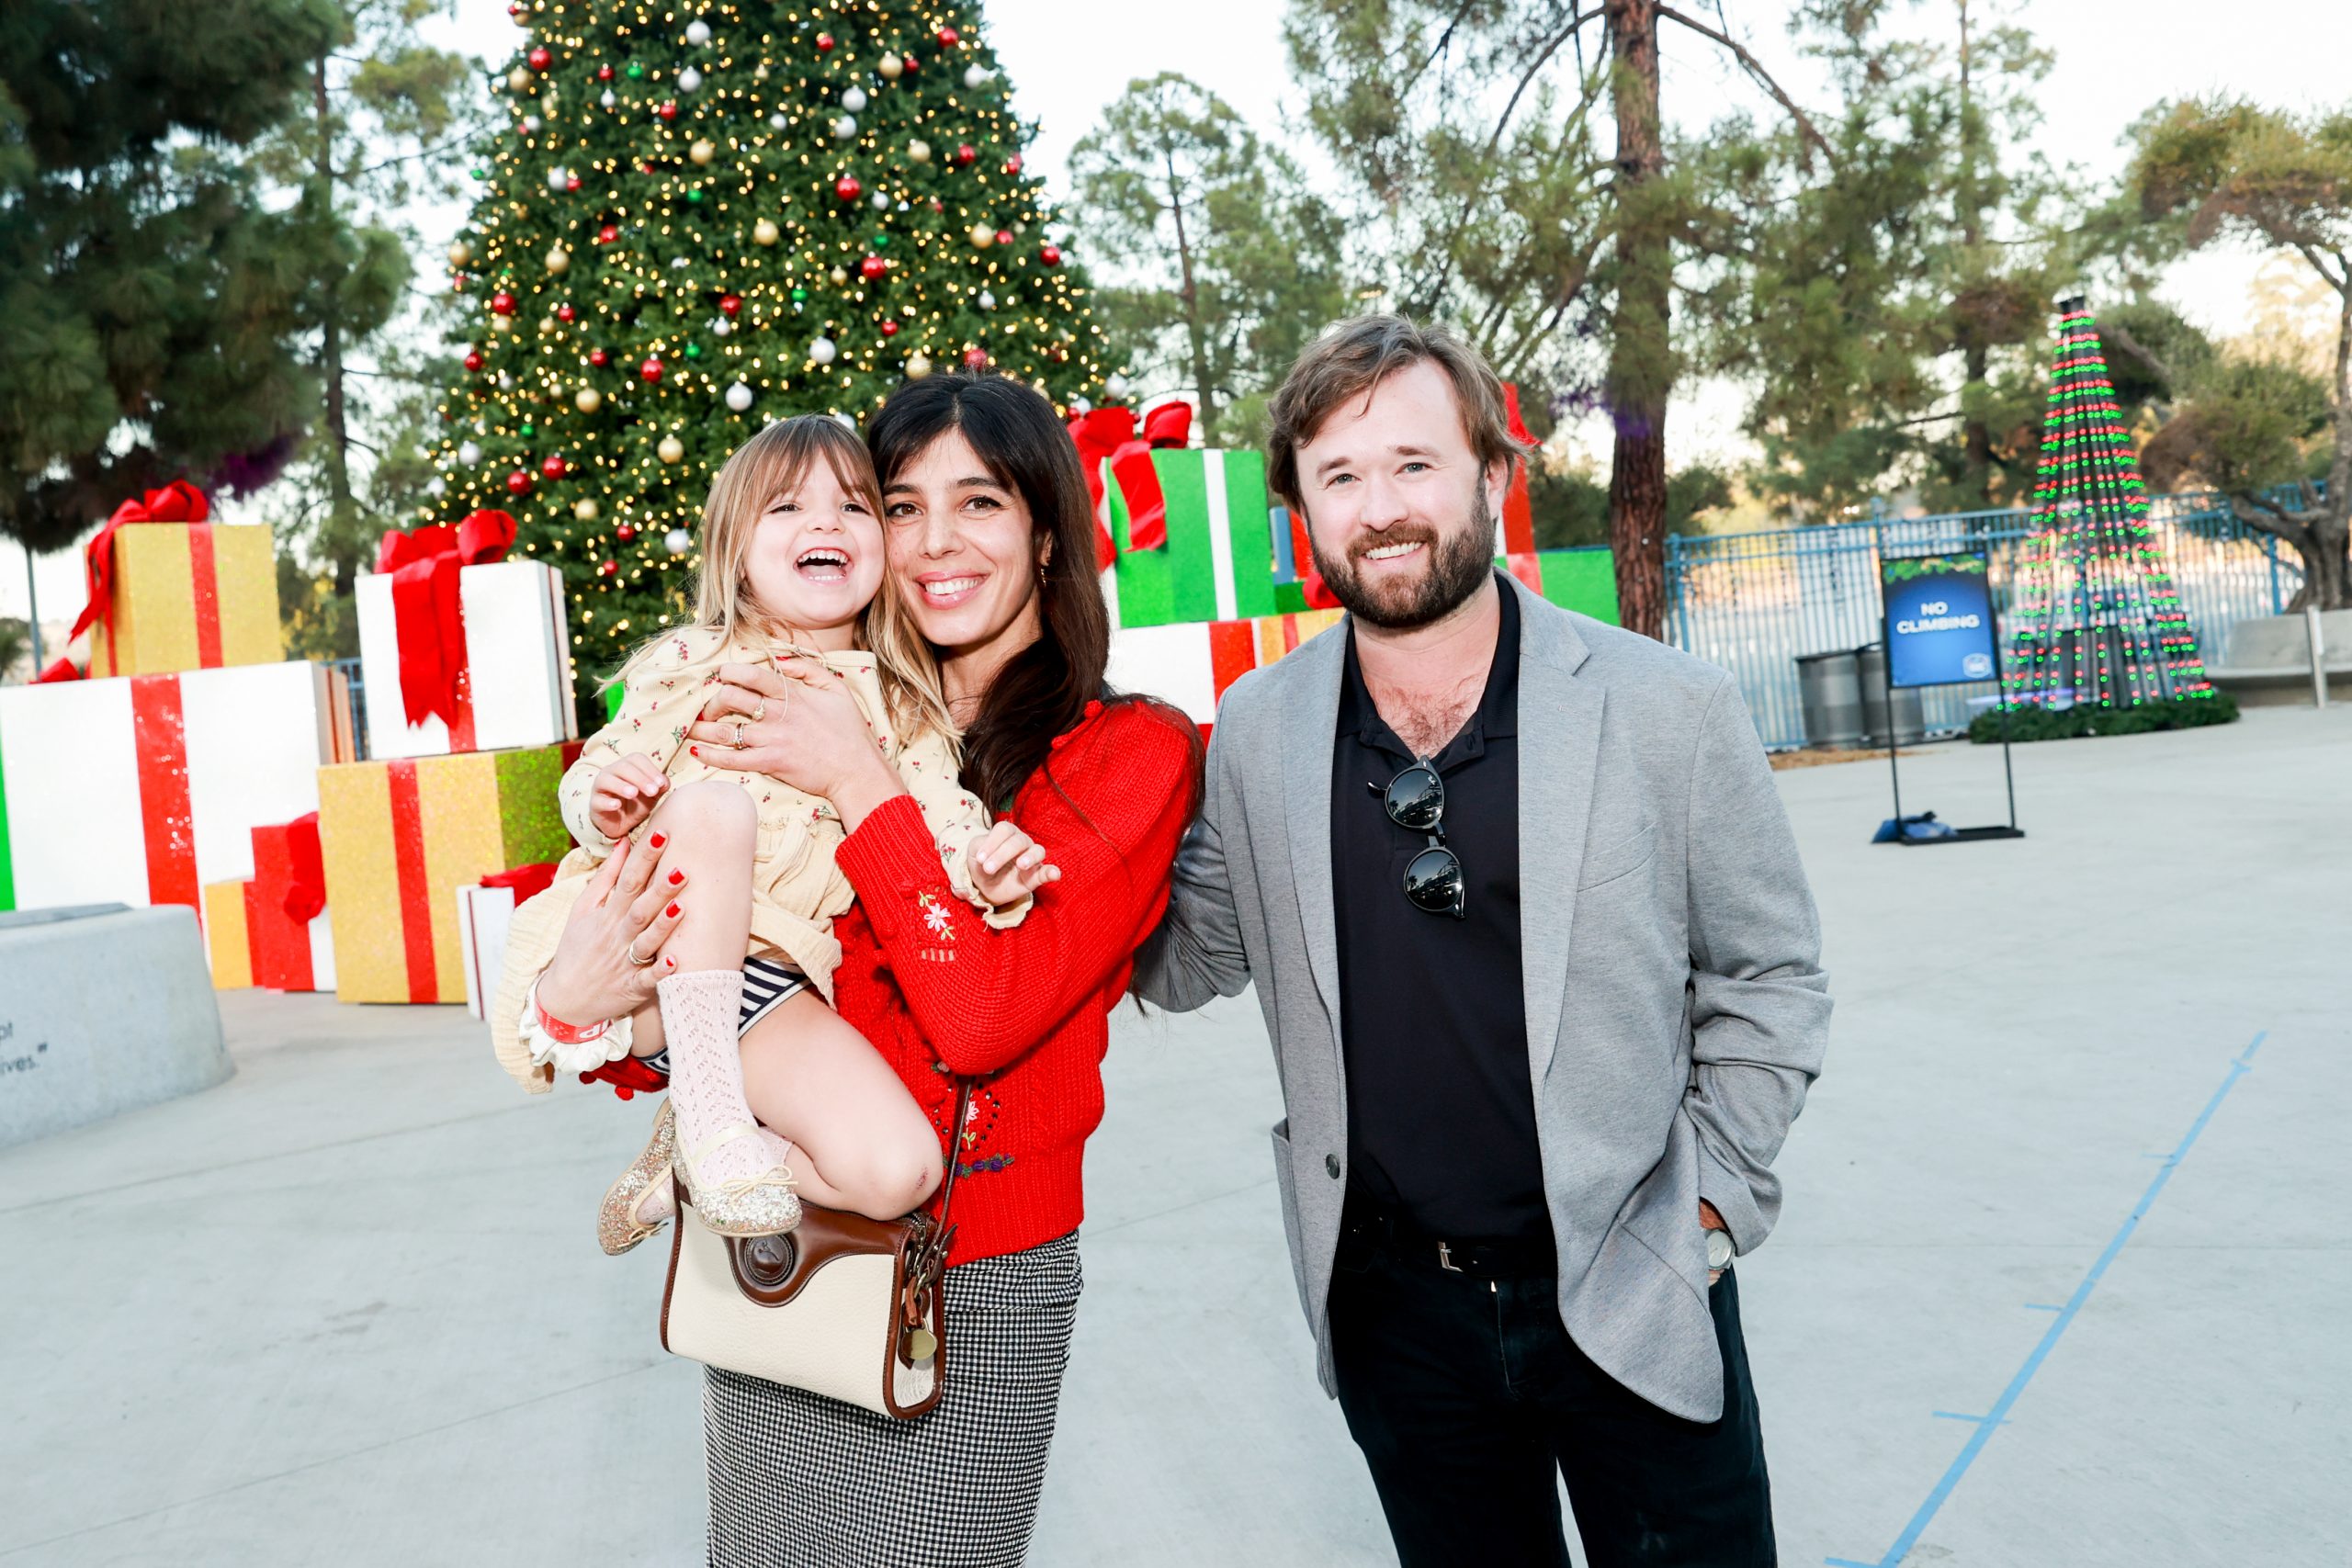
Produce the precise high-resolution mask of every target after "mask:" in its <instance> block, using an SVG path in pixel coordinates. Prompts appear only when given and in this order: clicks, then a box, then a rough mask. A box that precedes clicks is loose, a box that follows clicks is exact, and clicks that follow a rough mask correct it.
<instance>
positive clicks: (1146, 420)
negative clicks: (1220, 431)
mask: <svg viewBox="0 0 2352 1568" xmlns="http://www.w3.org/2000/svg"><path fill="white" fill-rule="evenodd" d="M1069 434H1070V439H1071V440H1072V441H1075V442H1076V443H1077V444H1078V461H1079V467H1080V468H1083V469H1084V470H1085V471H1086V493H1087V496H1088V498H1089V499H1090V500H1091V501H1092V502H1094V513H1095V522H1094V553H1095V556H1096V561H1095V565H1096V567H1097V568H1098V569H1099V570H1110V567H1111V565H1112V563H1113V562H1114V561H1115V560H1116V559H1117V558H1118V551H1117V549H1116V547H1114V545H1113V544H1112V542H1111V530H1110V527H1109V525H1107V524H1105V523H1104V522H1103V462H1104V460H1105V459H1108V460H1109V462H1110V464H1111V477H1112V478H1113V479H1116V480H1118V482H1119V495H1120V498H1121V499H1122V500H1124V501H1125V502H1126V503H1127V548H1128V549H1129V550H1130V551H1133V550H1157V549H1161V548H1164V547H1166V546H1167V544H1168V498H1167V497H1166V496H1165V495H1163V494H1161V493H1160V489H1159V469H1158V468H1154V467H1153V466H1152V462H1151V454H1152V452H1153V451H1154V450H1155V449H1157V448H1161V447H1169V448H1176V449H1182V447H1183V446H1184V445H1185V444H1186V443H1187V442H1189V441H1191V440H1192V437H1193V405H1192V404H1190V403H1162V404H1160V405H1159V407H1158V408H1156V409H1154V410H1152V411H1151V412H1149V413H1148V414H1146V415H1144V416H1143V435H1142V437H1141V439H1137V437H1136V411H1135V410H1133V409H1091V410H1089V411H1088V412H1085V413H1082V414H1080V415H1079V416H1077V417H1076V418H1075V419H1072V420H1071V421H1070V422H1069Z"/></svg>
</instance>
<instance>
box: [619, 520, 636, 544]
mask: <svg viewBox="0 0 2352 1568" xmlns="http://www.w3.org/2000/svg"><path fill="white" fill-rule="evenodd" d="M613 537H614V538H616V539H618V540H619V541H620V542H621V543H622V544H624V545H626V544H628V542H629V541H630V540H631V539H634V538H636V537H637V525H636V524H634V523H616V524H614V525H613Z"/></svg>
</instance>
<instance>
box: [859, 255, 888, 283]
mask: <svg viewBox="0 0 2352 1568" xmlns="http://www.w3.org/2000/svg"><path fill="white" fill-rule="evenodd" d="M889 266H890V264H889V263H888V262H886V261H884V260H883V259H882V258H881V257H880V256H876V255H869V256H867V257H866V258H865V260H864V261H862V262H860V263H858V264H857V270H858V271H860V272H862V273H864V274H865V276H867V277H869V278H874V277H879V276H882V275H883V273H885V272H887V271H888V270H889Z"/></svg>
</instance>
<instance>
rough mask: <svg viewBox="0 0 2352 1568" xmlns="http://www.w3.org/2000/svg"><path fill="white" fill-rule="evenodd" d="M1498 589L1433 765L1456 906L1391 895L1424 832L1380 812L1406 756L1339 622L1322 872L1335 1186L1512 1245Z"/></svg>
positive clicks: (1513, 963) (1503, 650)
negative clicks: (1454, 861)
mask: <svg viewBox="0 0 2352 1568" xmlns="http://www.w3.org/2000/svg"><path fill="white" fill-rule="evenodd" d="M1499 586H1500V588H1501V593H1502V626H1501V628H1500V631H1499V633H1498V636H1497V637H1496V639H1495V660H1494V663H1493V665H1492V666H1490V667H1489V668H1488V670H1487V689H1486V693H1485V694H1484V695H1483V696H1482V697H1481V698H1480V699H1479V702H1478V706H1477V708H1476V711H1475V712H1474V713H1472V714H1471V716H1470V717H1469V718H1468V720H1466V721H1465V722H1464V725H1463V727H1462V728H1461V731H1460V732H1459V733H1458V734H1456V735H1455V736H1454V737H1453V739H1451V740H1449V741H1448V742H1447V743H1446V746H1445V749H1444V750H1442V751H1441V752H1440V753H1439V754H1438V755H1437V757H1436V759H1435V762H1436V766H1437V771H1438V774H1439V776H1440V777H1441V778H1442V779H1443V780H1444V781H1445V820H1444V829H1445V841H1446V843H1447V844H1448V846H1450V847H1451V848H1452V849H1453V852H1454V853H1455V855H1456V856H1458V857H1459V858H1460V860H1461V862H1462V869H1463V876H1464V885H1465V891H1466V895H1467V897H1466V898H1465V900H1464V918H1463V919H1458V920H1457V919H1453V917H1452V916H1450V915H1432V914H1429V913H1427V912H1426V911H1424V910H1422V909H1419V908H1415V907H1414V906H1413V904H1411V903H1410V902H1409V901H1408V900H1407V898H1406V897H1405V893H1404V877H1405V867H1406V865H1407V863H1408V862H1410V861H1411V860H1412V858H1413V856H1414V855H1416V854H1418V853H1419V852H1420V851H1421V850H1422V849H1424V848H1426V847H1427V844H1428V839H1427V836H1426V835H1425V834H1420V833H1414V832H1409V831H1408V830H1407V829H1403V828H1400V827H1398V826H1397V824H1395V823H1394V822H1392V821H1390V820H1389V819H1388V813H1387V811H1386V809H1385V807H1384V805H1383V794H1384V793H1385V790H1386V789H1387V786H1388V781H1389V780H1390V779H1392V778H1394V777H1396V775H1397V773H1399V772H1401V771H1402V770H1404V769H1405V768H1408V767H1409V766H1411V765H1412V763H1413V762H1414V761H1416V759H1415V757H1414V756H1413V754H1412V752H1411V751H1409V750H1408V749H1407V748H1406V746H1405V743H1404V742H1403V741H1402V740H1400V739H1397V735H1396V732H1395V731H1394V730H1392V729H1390V728H1388V725H1387V723H1386V721H1385V720H1384V719H1382V717H1381V716H1380V710H1379V709H1378V708H1377V707H1376V706H1375V705H1374V703H1373V700H1372V697H1371V694H1369V693H1367V692H1366V691H1365V690H1364V684H1363V671H1362V670H1361V669H1360V668H1359V666H1358V664H1357V662H1356V641H1355V627H1354V626H1353V625H1352V623H1351V625H1350V626H1349V628H1348V652H1347V669H1346V672H1345V674H1344V675H1343V676H1342V677H1341V682H1342V683H1341V685H1340V722H1339V732H1338V734H1337V736H1336V737H1335V738H1334V743H1333V746H1332V757H1331V880H1332V892H1333V894H1334V895H1335V897H1334V903H1335V904H1336V906H1337V914H1338V917H1339V938H1340V1032H1341V1035H1342V1042H1341V1043H1342V1044H1343V1046H1344V1048H1345V1051H1346V1054H1347V1070H1348V1163H1349V1168H1350V1169H1351V1173H1352V1174H1351V1179H1350V1186H1351V1190H1352V1195H1353V1196H1354V1197H1356V1198H1357V1199H1358V1200H1359V1201H1361V1200H1363V1199H1369V1200H1371V1201H1373V1202H1374V1203H1377V1204H1379V1205H1381V1206H1382V1207H1384V1208H1387V1209H1391V1210H1394V1211H1396V1212H1397V1213H1399V1214H1401V1215H1402V1216H1403V1217H1405V1218H1406V1219H1408V1221H1410V1222H1411V1223H1412V1224H1416V1225H1418V1226H1419V1227H1420V1228H1421V1229H1422V1230H1424V1231H1427V1232H1430V1233H1431V1234H1433V1235H1440V1236H1444V1237H1447V1238H1450V1239H1462V1240H1494V1241H1501V1240H1513V1241H1519V1240H1532V1239H1536V1238H1540V1237H1548V1236H1549V1235H1550V1234H1551V1224H1550V1221H1549V1218H1548V1217H1547V1213H1546V1211H1545V1209H1544V1168H1543V1160H1542V1156H1541V1155H1540V1154H1539V1153H1538V1150H1537V1145H1536V1141H1535V1099H1534V1091H1533V1089H1532V1088H1531V1087H1530V1085H1529V1081H1528V1062H1527V1010H1526V1004H1525V1001H1524V999H1523V995H1522V992H1521V987H1520V948H1519V931H1520V893H1519V739H1518V731H1519V618H1520V617H1519V604H1518V600H1517V597H1516V596H1515V595H1514V594H1513V593H1512V592H1511V590H1510V586H1509V585H1508V584H1501V585H1499ZM1367 784H1369V785H1373V786H1375V787H1374V788H1366V787H1365V786H1366V785H1367Z"/></svg>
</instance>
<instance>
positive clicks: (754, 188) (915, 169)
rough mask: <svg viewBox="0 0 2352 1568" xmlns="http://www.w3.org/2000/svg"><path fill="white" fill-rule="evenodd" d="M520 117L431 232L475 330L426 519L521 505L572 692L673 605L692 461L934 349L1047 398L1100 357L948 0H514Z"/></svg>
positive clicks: (703, 485)
mask: <svg viewBox="0 0 2352 1568" xmlns="http://www.w3.org/2000/svg"><path fill="white" fill-rule="evenodd" d="M511 11H512V14H513V16H514V17H515V22H516V24H517V26H518V28H520V29H521V30H520V32H519V33H518V35H517V36H518V40H519V41H518V45H517V49H516V52H515V59H514V61H513V62H512V64H511V68H510V69H509V70H508V72H507V73H506V74H505V75H504V77H503V78H502V79H501V80H500V81H499V82H498V83H497V84H495V85H496V86H497V88H498V89H499V90H500V91H501V93H502V96H503V97H504V98H505V100H506V105H507V107H508V109H509V111H510V115H511V118H510V123H509V125H508V127H507V129H506V130H505V131H504V132H503V134H501V135H500V136H499V137H498V138H497V139H496V141H495V142H494V143H493V144H492V145H491V146H490V147H488V148H487V149H485V150H484V153H483V155H482V156H481V159H480V161H479V163H478V164H477V166H476V168H475V169H474V171H473V172H474V175H475V178H476V179H477V180H478V181H479V182H480V183H481V196H480V197H479V198H478V199H477V201H476V203H475V205H474V209H473V213H472V216H471V218H470V220H469V222H468V224H467V226H466V229H465V231H464V232H463V233H462V234H460V236H459V237H458V241H457V243H455V244H454V245H453V246H451V248H450V254H449V263H450V268H451V274H452V281H453V283H454V285H455V287H456V288H457V289H458V291H459V292H460V293H461V294H463V295H465V296H466V297H467V299H468V300H469V305H470V309H471V310H472V311H473V313H474V320H475V322H476V326H475V330H474V335H473V344H472V346H471V349H470V351H469V353H468V354H467V355H466V356H465V360H464V365H465V370H464V374H463V376H462V378H461V379H460V381H459V383H458V385H456V386H455V387H452V388H451V389H449V391H448V393H447V396H446V397H445V399H444V400H443V401H442V405H441V412H442V416H443V419H444V421H445V424H444V433H445V439H444V441H443V443H442V445H441V447H440V449H439V451H438V453H437V454H436V457H437V461H438V466H439V478H438V482H437V483H436V484H435V486H434V490H435V513H436V514H437V515H440V516H444V517H462V516H464V515H466V514H467V513H469V512H470V511H472V510H474V509H476V508H479V507H486V506H489V507H500V508H503V509H504V510H506V511H509V512H512V513H515V518H516V520H517V522H518V524H519V525H520V544H521V547H522V548H523V549H524V550H525V551H526V552H529V553H532V554H535V555H537V556H539V557H541V558H547V559H549V560H552V561H554V562H555V563H556V564H557V565H558V566H560V568H561V569H562V570H563V573H564V576H565V579H566V581H567V583H568V584H569V587H570V591H571V595H572V603H573V608H572V617H571V624H572V632H573V641H574V645H575V651H576V654H577V656H578V663H579V668H580V671H581V674H582V680H583V682H590V681H593V680H594V679H595V678H597V677H599V676H601V675H602V674H603V673H605V672H606V671H610V670H611V669H612V668H613V667H614V666H615V664H616V662H617V661H618V660H619V659H620V657H621V656H622V655H623V654H625V653H626V652H627V651H628V649H629V648H630V647H631V646H632V645H633V644H635V643H636V642H638V641H639V640H641V639H642V638H644V637H647V636H648V635H650V634H651V633H652V632H654V631H656V630H658V629H659V628H660V627H661V626H663V625H666V624H668V623H669V622H670V621H672V620H673V619H675V618H677V617H678V616H679V615H682V614H684V610H685V606H686V591H687V585H688V583H689V582H690V581H691V575H692V573H693V571H694V570H695V568H696V567H697V566H698V565H699V564H700V562H699V559H698V558H697V556H696V553H695V543H694V530H695V527H696V525H697V524H698V522H699V520H700V516H701V508H702V502H703V498H704V496H705V494H706V493H707V491H708V488H709V484H710V478H711V475H712V474H713V473H715V472H716V471H717V469H718V465H719V464H720V463H722V462H724V461H725V460H726V457H727V455H728V454H729V452H731V451H733V450H734V449H735V447H737V446H740V445H741V443H742V442H743V441H744V440H745V439H747V438H748V437H749V436H750V435H751V434H752V433H753V432H755V431H756V430H758V429H759V428H760V426H761V425H763V423H767V422H768V421H770V420H774V419H778V418H782V417H784V416H786V415H787V414H796V413H807V412H820V413H832V414H835V415H838V416H841V417H842V418H844V419H846V420H850V421H857V420H862V419H863V418H864V417H865V415H866V414H868V413H870V412H872V411H873V409H874V408H875V407H876V405H877V404H878V403H879V402H880V401H881V400H882V399H883V398H884V397H885V396H886V395H887V394H888V392H889V391H890V389H892V388H893V387H896V386H897V385H899V382H900V381H901V380H902V379H905V378H913V377H922V376H926V375H929V374H931V373H932V372H933V368H934V367H937V368H941V369H946V368H951V367H959V366H962V367H975V368H979V367H986V368H990V369H993V370H995V371H998V372H1001V373H1002V374H1005V375H1009V376H1013V377H1017V378H1020V379H1022V380H1023V381H1027V382H1029V383H1031V384H1033V385H1035V386H1036V387H1037V388H1038V389H1041V390H1042V391H1044V392H1045V393H1046V395H1047V396H1048V397H1049V398H1051V399H1052V400H1054V401H1055V403H1056V404H1057V406H1067V405H1068V404H1069V402H1070V401H1071V400H1074V399H1081V398H1083V397H1085V396H1087V395H1090V394H1091V395H1097V396H1099V395H1100V392H1101V390H1102V386H1103V380H1104V379H1105V378H1106V376H1107V375H1108V374H1109V373H1110V372H1111V371H1112V370H1113V369H1114V368H1115V367H1114V366H1112V365H1110V364H1108V363H1107V362H1106V353H1107V350H1106V347H1105V344H1104V342H1103V333H1102V331H1101V329H1100V327H1099V326H1097V324H1096V323H1095V321H1094V320H1093V318H1092V316H1091V311H1090V308H1089V306H1088V304H1087V299H1086V296H1087V289H1086V287H1085V283H1084V279H1083V277H1082V276H1080V274H1079V273H1078V272H1077V269H1076V268H1074V267H1073V266H1072V265H1070V264H1069V263H1068V262H1067V261H1065V259H1064V257H1063V254H1062V252H1061V249H1060V247H1059V245H1058V244H1057V243H1056V242H1055V240H1054V239H1053V238H1052V237H1051V236H1050V235H1049V233H1048V231H1047V225H1048V223H1049V222H1050V221H1051V220H1052V215H1051V213H1050V211H1049V209H1048V207H1047V205H1046V199H1045V196H1044V192H1043V190H1042V189H1041V186H1040V182H1039V181H1038V180H1037V179H1036V178H1035V177H1034V176H1032V175H1025V174H1024V173H1023V169H1022V149H1023V143H1024V141H1025V140H1026V136H1027V134H1028V132H1027V130H1026V129H1025V128H1024V127H1023V126H1022V125H1021V124H1020V123H1019V122H1018V121H1017V120H1016V119H1015V118H1013V116H1012V110H1011V107H1010V103H1009V97H1008V91H1007V87H1006V85H1005V82H1004V79H1003V76H1002V74H1001V73H1000V71H999V70H998V69H997V64H996V60H995V56H994V54H993V52H992V51H989V49H988V47H987V46H986V45H985V43H984V42H982V41H981V39H980V37H979V30H978V14H977V10H976V8H975V7H974V6H971V5H969V4H968V3H965V4H958V3H952V0H951V3H945V4H935V5H927V4H922V3H920V0H820V3H817V4H809V3H805V0H804V3H797V4H762V3H758V0H737V3H735V4H725V3H718V4H712V5H709V6H704V7H700V8H696V7H695V6H679V7H676V8H670V7H665V6H660V5H649V4H636V3H628V0H529V3H526V4H520V5H516V6H513V7H511Z"/></svg>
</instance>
